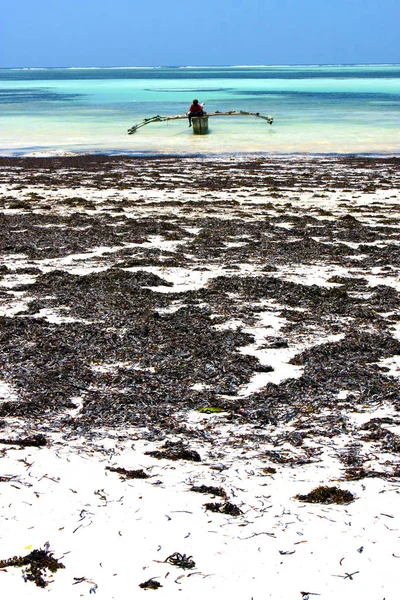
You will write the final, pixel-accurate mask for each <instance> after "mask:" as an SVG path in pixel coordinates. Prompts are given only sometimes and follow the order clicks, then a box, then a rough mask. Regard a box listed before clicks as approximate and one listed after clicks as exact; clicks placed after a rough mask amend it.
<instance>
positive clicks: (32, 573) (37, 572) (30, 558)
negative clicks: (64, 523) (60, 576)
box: [0, 549, 65, 588]
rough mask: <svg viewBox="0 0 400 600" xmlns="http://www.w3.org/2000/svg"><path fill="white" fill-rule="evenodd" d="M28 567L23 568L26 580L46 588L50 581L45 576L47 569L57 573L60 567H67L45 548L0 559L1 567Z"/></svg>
mask: <svg viewBox="0 0 400 600" xmlns="http://www.w3.org/2000/svg"><path fill="white" fill-rule="evenodd" d="M7 567H26V568H25V569H24V570H23V576H24V579H25V581H33V582H34V583H35V584H36V585H37V586H38V587H41V588H45V587H46V586H47V585H48V581H46V580H45V578H44V576H45V574H46V570H49V571H50V572H51V573H55V572H56V571H57V570H58V569H65V565H63V564H62V563H61V562H59V561H58V560H57V559H56V558H54V557H53V553H52V552H49V550H48V549H45V550H32V552H30V553H29V554H27V555H26V556H14V557H13V558H8V559H7V560H0V568H1V569H4V568H7Z"/></svg>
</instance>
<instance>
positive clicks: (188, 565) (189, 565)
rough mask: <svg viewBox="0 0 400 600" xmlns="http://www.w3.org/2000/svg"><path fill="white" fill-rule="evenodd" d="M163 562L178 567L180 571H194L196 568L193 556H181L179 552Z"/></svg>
mask: <svg viewBox="0 0 400 600" xmlns="http://www.w3.org/2000/svg"><path fill="white" fill-rule="evenodd" d="M164 562H167V563H170V564H171V565H174V566H175V567H180V568H181V569H194V567H195V566H196V563H195V562H194V560H193V556H186V554H181V553H180V552H174V553H173V554H171V555H170V556H168V557H167V558H166V559H165V560H164Z"/></svg>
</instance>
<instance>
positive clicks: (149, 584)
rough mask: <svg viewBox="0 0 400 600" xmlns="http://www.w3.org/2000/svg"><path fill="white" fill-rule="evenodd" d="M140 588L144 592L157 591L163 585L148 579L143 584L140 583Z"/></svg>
mask: <svg viewBox="0 0 400 600" xmlns="http://www.w3.org/2000/svg"><path fill="white" fill-rule="evenodd" d="M139 587H140V588H143V589H144V590H157V589H158V588H160V587H162V585H161V583H159V582H158V581H154V579H148V580H147V581H144V582H143V583H139Z"/></svg>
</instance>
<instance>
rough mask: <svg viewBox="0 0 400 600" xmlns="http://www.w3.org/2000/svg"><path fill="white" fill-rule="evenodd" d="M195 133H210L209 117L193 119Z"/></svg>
mask: <svg viewBox="0 0 400 600" xmlns="http://www.w3.org/2000/svg"><path fill="white" fill-rule="evenodd" d="M192 126H193V133H194V134H195V135H205V134H206V133H208V117H206V116H205V117H192Z"/></svg>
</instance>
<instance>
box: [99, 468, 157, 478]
mask: <svg viewBox="0 0 400 600" xmlns="http://www.w3.org/2000/svg"><path fill="white" fill-rule="evenodd" d="M106 470H107V471H112V472H113V473H119V474H120V475H122V476H123V478H125V479H148V478H149V477H150V475H148V474H147V473H145V472H144V471H143V469H133V470H128V469H124V468H123V467H106Z"/></svg>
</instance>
